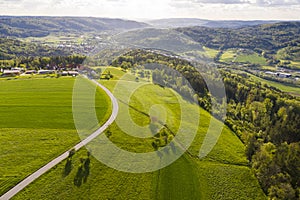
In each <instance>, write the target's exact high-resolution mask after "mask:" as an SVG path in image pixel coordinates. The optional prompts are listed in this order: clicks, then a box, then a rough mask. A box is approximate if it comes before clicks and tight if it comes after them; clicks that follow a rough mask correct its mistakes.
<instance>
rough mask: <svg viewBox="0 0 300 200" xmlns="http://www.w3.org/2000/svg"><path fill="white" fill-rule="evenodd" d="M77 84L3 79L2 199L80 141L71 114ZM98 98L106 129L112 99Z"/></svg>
mask: <svg viewBox="0 0 300 200" xmlns="http://www.w3.org/2000/svg"><path fill="white" fill-rule="evenodd" d="M74 81H75V79H74V78H30V79H29V78H27V79H25V78H22V79H12V80H7V79H0V85H1V87H0V145H1V149H0V160H1V162H0V196H1V194H3V193H5V192H6V191H7V190H8V189H10V188H11V187H13V186H14V185H15V184H16V183H18V182H19V181H21V180H23V179H24V178H25V177H26V176H28V175H29V174H31V173H33V172H34V171H36V170H37V169H39V168H40V167H42V166H43V165H45V164H47V163H48V162H49V161H51V160H52V159H54V158H56V157H57V156H58V155H60V154H62V153H63V152H65V151H67V150H68V149H70V148H71V147H73V145H75V144H76V143H78V142H79V141H80V138H79V136H78V134H77V131H76V129H75V126H74V121H73V114H72V91H73V85H74ZM86 83H87V85H89V84H91V83H90V82H88V81H86ZM95 98H96V109H97V117H98V119H99V123H103V122H105V121H106V119H108V117H109V115H110V114H109V113H110V110H111V108H110V104H109V98H108V97H107V96H106V94H105V93H104V92H103V91H101V90H100V89H99V90H98V91H97V93H96V96H95Z"/></svg>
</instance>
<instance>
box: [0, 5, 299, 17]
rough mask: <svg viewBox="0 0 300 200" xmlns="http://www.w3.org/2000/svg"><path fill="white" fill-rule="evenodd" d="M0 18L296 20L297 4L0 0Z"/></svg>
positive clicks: (297, 14)
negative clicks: (27, 16) (24, 16)
mask: <svg viewBox="0 0 300 200" xmlns="http://www.w3.org/2000/svg"><path fill="white" fill-rule="evenodd" d="M0 2H1V8H0V15H55V16H57V15H62V16H95V17H110V18H126V19H158V18H182V17H185V18H202V19H300V0H0Z"/></svg>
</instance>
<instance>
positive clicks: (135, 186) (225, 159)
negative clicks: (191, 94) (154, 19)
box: [15, 69, 265, 200]
mask: <svg viewBox="0 0 300 200" xmlns="http://www.w3.org/2000/svg"><path fill="white" fill-rule="evenodd" d="M110 70H111V72H112V74H114V70H117V69H114V70H112V69H110ZM114 75H115V76H114V77H115V79H114V80H111V81H102V83H103V84H104V85H105V86H106V87H108V88H109V89H110V90H112V91H114V88H115V87H116V85H117V83H118V82H119V81H117V80H116V79H117V77H122V76H123V75H124V73H123V72H120V71H119V72H117V73H116V74H114ZM130 78H133V77H132V76H126V79H127V82H126V80H123V82H121V83H122V84H121V86H120V87H121V88H122V85H123V86H124V85H128V84H134V83H130V82H132V81H130ZM128 80H129V81H128ZM119 83H120V82H119ZM124 87H125V86H124ZM121 91H122V90H121ZM153 92H155V93H153ZM121 94H122V93H121ZM119 100H120V99H119ZM174 101H177V97H176V95H174V93H173V92H172V91H171V90H169V89H166V88H162V87H159V86H156V85H146V86H143V87H140V88H139V89H138V90H136V91H135V92H134V93H133V94H132V96H131V99H130V103H129V106H130V107H128V108H127V109H128V110H129V112H130V116H131V118H132V119H133V120H134V122H136V123H137V124H139V125H145V124H147V123H149V122H150V119H149V116H147V115H145V114H144V113H145V112H146V113H148V112H149V108H150V107H151V105H153V104H158V103H160V104H162V105H163V107H164V108H165V110H166V112H167V113H168V114H169V115H168V117H167V120H166V121H167V125H168V126H169V127H170V129H172V130H174V131H175V132H176V130H177V128H178V124H179V123H178V122H179V118H178V116H180V109H178V106H179V105H178V104H176V103H174ZM171 102H172V103H171ZM119 104H120V107H121V106H123V107H124V108H126V106H128V105H126V104H124V103H122V102H119ZM186 105H187V108H185V109H199V107H198V106H197V105H195V104H190V103H188V102H186ZM172 116H177V117H172ZM118 117H119V116H118ZM210 120H215V119H213V118H212V117H211V116H210V115H209V113H207V112H206V111H204V110H201V109H200V126H199V127H198V129H197V135H196V137H195V141H194V142H193V144H192V146H191V147H190V148H189V151H188V152H187V153H185V154H184V155H183V156H182V157H181V158H180V159H178V160H177V161H176V162H174V163H173V164H171V165H170V166H168V167H166V168H164V169H161V170H158V171H156V172H151V173H142V174H132V173H124V172H120V171H117V170H114V169H111V168H109V167H107V166H105V165H104V164H102V163H101V162H99V161H97V160H96V159H95V158H93V157H91V158H90V159H91V164H90V171H89V172H90V173H89V176H88V178H87V180H86V182H84V181H83V182H82V184H81V185H80V186H78V185H77V186H76V185H75V184H74V179H75V177H76V174H77V173H78V167H79V166H80V160H81V159H82V158H84V157H86V154H87V151H86V150H81V151H80V152H79V153H77V154H76V155H75V156H74V157H73V158H72V166H73V167H72V170H71V173H70V174H68V175H67V176H65V175H63V174H64V171H65V166H66V161H64V163H61V164H59V165H58V166H57V167H56V168H55V169H52V170H50V171H49V172H48V173H47V174H45V175H44V176H42V177H41V178H40V179H38V180H37V181H35V182H34V183H33V184H31V185H29V187H27V188H26V189H25V190H24V191H22V192H21V193H19V194H18V195H17V196H16V197H15V199H143V200H145V199H172V200H173V199H175V200H176V199H178V200H182V199H187V200H190V199H265V196H264V194H263V192H262V190H261V189H260V187H259V184H258V181H257V180H256V179H255V178H254V176H253V175H252V174H251V172H250V169H249V168H248V167H247V161H246V158H245V155H244V146H243V144H242V143H241V142H240V141H239V139H238V138H237V137H236V136H235V135H234V134H233V133H232V132H231V131H230V130H229V129H228V128H226V127H225V129H224V130H223V132H222V135H221V137H220V139H219V141H218V142H217V145H216V146H215V147H214V148H213V150H212V152H211V153H209V155H208V156H207V157H206V158H204V159H202V160H200V159H198V158H196V157H197V155H198V153H199V147H200V146H201V144H202V142H203V139H204V137H205V134H206V132H207V129H208V125H209V122H210ZM183 123H186V124H189V123H193V120H191V121H186V122H183ZM108 134H110V137H109V139H110V140H111V141H112V142H113V143H114V144H115V145H117V146H118V147H120V148H122V149H124V150H127V151H131V152H150V151H154V149H153V147H152V146H151V141H152V139H151V138H146V139H142V138H135V137H133V136H130V135H128V133H126V132H123V131H122V130H121V129H120V127H119V126H118V124H117V123H114V124H113V125H112V126H111V127H110V128H109V130H108V131H107V132H106V135H108ZM95 144H96V145H97V143H96V141H95ZM95 147H96V146H95ZM97 147H98V148H100V147H101V146H99V144H98V146H97ZM94 153H96V152H92V154H94ZM107 153H108V155H110V154H109V153H111V152H107ZM111 156H112V159H115V158H114V155H111ZM118 159H121V160H126V158H118ZM132 164H133V163H132Z"/></svg>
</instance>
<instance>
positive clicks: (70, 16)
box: [0, 15, 300, 23]
mask: <svg viewBox="0 0 300 200" xmlns="http://www.w3.org/2000/svg"><path fill="white" fill-rule="evenodd" d="M1 17H16V18H17V17H20V18H21V17H44V18H47V17H49V18H51V17H53V18H55V17H57V18H95V19H119V20H125V21H126V20H127V21H136V22H142V23H147V22H151V21H159V20H203V21H224V22H226V21H244V22H254V21H262V22H263V21H270V22H299V21H300V19H206V18H195V17H173V18H172V17H171V18H157V19H139V18H137V19H129V18H121V17H101V16H76V15H74V16H72V15H0V18H1Z"/></svg>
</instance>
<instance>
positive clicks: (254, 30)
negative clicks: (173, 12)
mask: <svg viewBox="0 0 300 200" xmlns="http://www.w3.org/2000/svg"><path fill="white" fill-rule="evenodd" d="M176 30H177V31H179V32H180V33H183V34H185V35H186V36H188V37H190V38H192V39H193V40H194V41H196V42H198V43H200V44H202V45H204V46H206V47H210V48H214V49H229V48H244V49H252V50H255V51H257V52H262V51H269V52H273V53H275V52H276V51H277V50H278V49H281V48H284V47H287V46H298V45H299V44H300V38H299V35H300V22H297V21H294V22H280V23H275V24H262V25H256V26H248V27H242V28H236V29H232V28H231V29H230V28H207V27H204V26H195V27H183V28H177V29H176Z"/></svg>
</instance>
